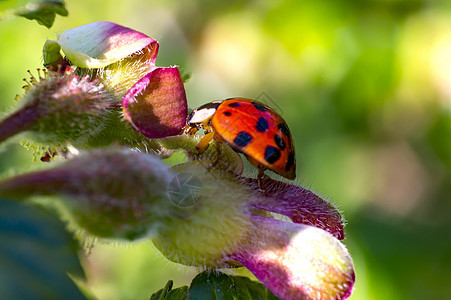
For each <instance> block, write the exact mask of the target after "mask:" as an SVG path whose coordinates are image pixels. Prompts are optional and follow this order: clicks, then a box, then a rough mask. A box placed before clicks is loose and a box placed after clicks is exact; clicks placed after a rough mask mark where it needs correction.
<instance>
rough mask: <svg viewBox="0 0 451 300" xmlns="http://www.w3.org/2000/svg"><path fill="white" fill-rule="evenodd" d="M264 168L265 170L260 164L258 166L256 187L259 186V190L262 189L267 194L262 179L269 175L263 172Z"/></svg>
mask: <svg viewBox="0 0 451 300" xmlns="http://www.w3.org/2000/svg"><path fill="white" fill-rule="evenodd" d="M265 170H266V168H265V167H263V166H262V165H260V166H259V167H258V175H257V179H258V187H259V188H260V190H262V191H263V192H265V194H266V195H268V189H267V187H266V185H265V183H264V182H263V180H265V179H268V178H269V176H268V175H266V174H265V173H264V172H265Z"/></svg>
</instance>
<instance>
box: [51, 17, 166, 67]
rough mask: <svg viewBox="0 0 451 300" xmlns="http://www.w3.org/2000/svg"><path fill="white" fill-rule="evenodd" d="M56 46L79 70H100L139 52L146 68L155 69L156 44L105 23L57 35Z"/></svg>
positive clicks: (124, 29) (127, 29)
mask: <svg viewBox="0 0 451 300" xmlns="http://www.w3.org/2000/svg"><path fill="white" fill-rule="evenodd" d="M58 43H59V44H60V46H61V48H62V50H63V52H64V54H65V55H66V57H67V58H68V59H69V60H70V61H71V63H72V64H73V65H76V66H78V67H82V68H103V67H106V66H107V65H110V64H112V63H115V62H117V61H120V60H122V59H124V58H126V57H128V56H130V55H132V54H134V53H137V52H140V51H141V52H143V53H145V55H146V56H147V58H148V59H147V63H148V64H149V65H155V59H156V57H157V53H158V42H157V41H156V40H154V39H152V38H151V37H148V36H147V35H145V34H143V33H141V32H138V31H136V30H133V29H130V28H127V27H124V26H121V25H118V24H115V23H112V22H107V21H99V22H94V23H89V24H86V25H82V26H78V27H75V28H72V29H69V30H67V31H65V32H63V33H61V34H60V35H59V38H58Z"/></svg>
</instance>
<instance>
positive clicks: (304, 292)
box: [229, 215, 355, 300]
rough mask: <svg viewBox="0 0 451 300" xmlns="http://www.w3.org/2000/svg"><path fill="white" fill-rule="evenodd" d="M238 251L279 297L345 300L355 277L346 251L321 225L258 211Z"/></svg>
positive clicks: (239, 258) (232, 257)
mask: <svg viewBox="0 0 451 300" xmlns="http://www.w3.org/2000/svg"><path fill="white" fill-rule="evenodd" d="M252 219H253V221H254V226H255V230H254V231H253V233H252V235H251V236H250V237H249V238H248V240H247V242H246V243H245V244H244V245H243V247H242V249H241V250H240V252H239V253H235V254H233V255H230V256H229V258H231V259H234V260H237V261H239V262H240V263H242V264H243V265H244V266H245V267H246V268H248V269H249V270H250V271H251V272H252V273H253V274H254V275H255V276H256V277H257V278H258V279H259V280H260V281H261V282H262V283H263V284H264V285H265V286H266V287H267V288H268V289H269V290H271V292H273V293H274V294H275V295H276V296H278V297H280V298H281V299H286V300H290V299H318V300H320V299H321V300H324V299H347V298H348V297H349V296H350V295H351V293H352V289H353V286H354V282H355V273H354V266H353V262H352V259H351V257H350V256H349V253H348V251H347V250H346V248H345V247H344V246H343V244H341V243H340V241H338V240H337V239H336V238H335V237H333V236H332V235H331V234H329V233H327V232H326V231H324V230H321V229H319V228H316V227H313V226H308V225H303V224H295V223H291V222H284V221H280V220H276V219H272V218H266V217H262V216H258V215H254V216H253V217H252Z"/></svg>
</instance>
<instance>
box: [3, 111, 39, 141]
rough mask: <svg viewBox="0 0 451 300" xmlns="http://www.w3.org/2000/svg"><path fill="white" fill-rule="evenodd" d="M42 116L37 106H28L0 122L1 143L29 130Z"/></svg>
mask: <svg viewBox="0 0 451 300" xmlns="http://www.w3.org/2000/svg"><path fill="white" fill-rule="evenodd" d="M39 117H40V114H39V113H38V110H37V109H36V105H34V104H32V105H27V106H24V107H22V108H21V109H19V110H18V111H16V112H14V113H12V114H11V115H9V116H8V117H6V118H5V119H3V120H2V121H0V143H2V142H4V141H6V140H7V139H9V138H10V137H12V136H14V135H16V134H18V133H21V132H23V131H25V130H27V129H29V128H30V127H31V126H33V124H34V123H35V122H36V120H38V119H39Z"/></svg>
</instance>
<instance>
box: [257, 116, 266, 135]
mask: <svg viewBox="0 0 451 300" xmlns="http://www.w3.org/2000/svg"><path fill="white" fill-rule="evenodd" d="M255 128H256V129H257V130H258V131H260V132H265V131H266V130H268V128H269V125H268V121H267V120H266V119H265V118H263V117H260V118H258V121H257V125H255Z"/></svg>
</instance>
